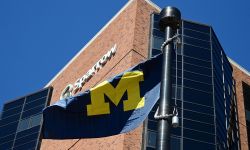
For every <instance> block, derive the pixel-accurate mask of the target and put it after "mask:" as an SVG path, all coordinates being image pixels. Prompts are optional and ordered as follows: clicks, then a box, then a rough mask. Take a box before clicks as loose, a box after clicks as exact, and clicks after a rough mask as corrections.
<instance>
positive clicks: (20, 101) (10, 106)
mask: <svg viewBox="0 0 250 150" xmlns="http://www.w3.org/2000/svg"><path fill="white" fill-rule="evenodd" d="M23 103H24V98H22V99H18V100H15V101H13V102H9V103H7V104H5V105H4V107H3V111H7V110H9V109H13V108H15V107H19V106H22V105H23Z"/></svg>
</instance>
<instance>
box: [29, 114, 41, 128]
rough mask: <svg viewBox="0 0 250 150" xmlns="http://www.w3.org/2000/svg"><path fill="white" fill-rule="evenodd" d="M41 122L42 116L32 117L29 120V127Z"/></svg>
mask: <svg viewBox="0 0 250 150" xmlns="http://www.w3.org/2000/svg"><path fill="white" fill-rule="evenodd" d="M41 121H42V114H39V115H35V116H32V117H31V118H30V126H31V127H34V126H38V125H40V124H41Z"/></svg>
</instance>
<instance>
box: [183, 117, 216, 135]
mask: <svg viewBox="0 0 250 150" xmlns="http://www.w3.org/2000/svg"><path fill="white" fill-rule="evenodd" d="M183 126H184V127H185V128H189V129H194V130H198V131H203V132H207V133H211V134H214V130H215V128H214V125H209V124H205V123H200V122H197V121H191V120H187V119H183Z"/></svg>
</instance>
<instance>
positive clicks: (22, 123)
mask: <svg viewBox="0 0 250 150" xmlns="http://www.w3.org/2000/svg"><path fill="white" fill-rule="evenodd" d="M29 126H30V119H29V118H27V119H23V120H21V121H20V122H19V125H18V127H17V132H20V131H23V130H26V129H28V128H29Z"/></svg>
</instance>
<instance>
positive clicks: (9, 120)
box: [0, 114, 20, 127]
mask: <svg viewBox="0 0 250 150" xmlns="http://www.w3.org/2000/svg"><path fill="white" fill-rule="evenodd" d="M19 118H20V114H16V115H13V116H10V117H7V118H4V119H2V120H0V127H1V126H4V125H7V124H9V123H12V122H17V121H18V120H19Z"/></svg>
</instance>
